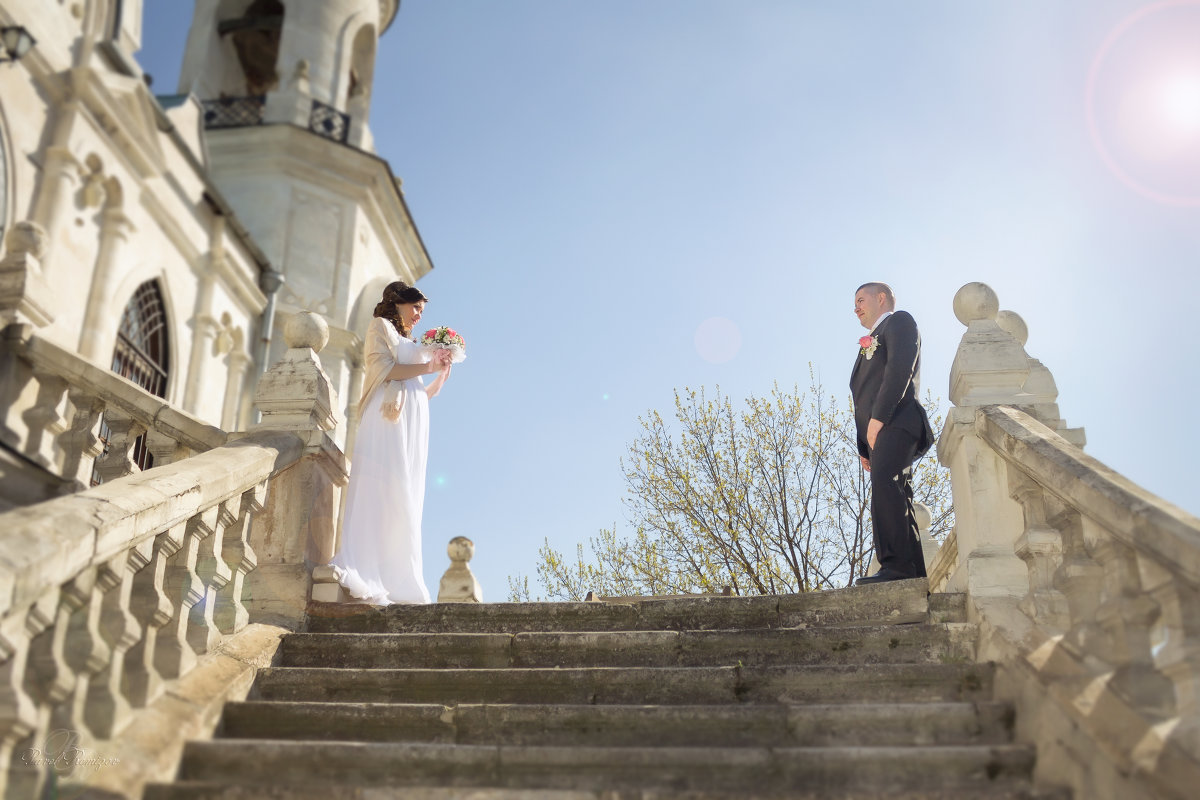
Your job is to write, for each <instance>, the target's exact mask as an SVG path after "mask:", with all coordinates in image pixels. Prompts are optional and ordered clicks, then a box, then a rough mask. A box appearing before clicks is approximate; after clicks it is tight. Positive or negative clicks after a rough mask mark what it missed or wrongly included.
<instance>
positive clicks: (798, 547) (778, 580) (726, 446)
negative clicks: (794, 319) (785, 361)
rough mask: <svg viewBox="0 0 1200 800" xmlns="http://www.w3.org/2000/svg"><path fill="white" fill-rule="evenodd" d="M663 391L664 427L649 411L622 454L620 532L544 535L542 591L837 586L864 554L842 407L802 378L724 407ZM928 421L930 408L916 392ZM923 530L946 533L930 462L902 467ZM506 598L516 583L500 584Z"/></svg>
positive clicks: (691, 393)
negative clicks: (801, 383) (564, 540)
mask: <svg viewBox="0 0 1200 800" xmlns="http://www.w3.org/2000/svg"><path fill="white" fill-rule="evenodd" d="M713 394H714V396H713V397H712V398H711V399H710V398H709V397H708V396H707V393H706V392H705V391H704V389H700V390H698V391H697V390H692V389H687V388H685V389H684V390H683V392H682V393H680V392H679V391H676V393H675V420H674V422H675V426H674V428H675V430H674V432H673V431H672V430H671V428H669V427H668V425H667V423H666V422H665V421H664V420H663V418H662V416H661V415H660V414H659V413H658V412H657V411H650V412H649V413H648V414H647V415H646V416H645V417H640V418H639V420H638V421H639V422H640V423H641V426H642V431H641V433H640V434H639V435H638V437H637V438H636V439H635V440H634V441H633V442H632V443H631V444H630V445H629V450H628V452H627V454H626V455H625V457H624V458H622V460H621V467H622V470H623V472H624V474H625V482H626V486H627V488H628V496H627V497H626V499H625V501H624V502H625V507H626V512H627V518H628V521H629V523H630V525H631V526H632V528H633V531H632V534H630V535H628V536H620V535H618V533H617V527H616V526H615V525H614V526H613V527H612V528H610V529H604V530H601V531H600V533H599V534H598V535H597V536H595V537H593V538H590V539H589V540H588V550H589V551H590V558H585V555H584V546H583V545H582V544H580V545H578V546H577V547H576V553H575V558H574V559H568V558H567V557H565V556H564V555H563V554H562V553H560V552H559V551H557V550H555V549H554V547H553V546H552V545H551V544H550V542H549V540H547V541H546V542H545V544H544V545H543V546H542V548H541V549H540V550H539V551H538V559H539V560H538V564H537V577H538V582H539V583H540V584H541V586H542V588H543V589H544V590H545V592H546V593H547V596H548V597H550V598H551V599H563V600H566V599H575V600H579V599H582V598H583V597H584V595H586V593H587V592H588V591H589V590H592V591H596V592H598V593H599V594H602V595H655V594H681V593H688V592H718V591H721V590H722V589H723V588H724V587H731V588H732V590H733V591H734V593H735V594H775V593H790V592H809V591H817V590H820V589H828V588H833V587H835V586H848V585H850V584H851V583H852V582H853V581H854V579H855V578H856V577H858V576H861V575H864V574H866V570H867V566H868V565H869V564H870V561H871V546H872V545H871V519H870V508H871V504H870V481H869V480H868V478H867V475H866V473H865V472H863V470H862V468H861V466H860V464H859V460H858V453H857V449H856V447H855V431H854V416H853V413H852V411H851V407H850V404H849V402H846V403H845V405H844V406H839V405H838V403H837V402H836V401H835V399H834V398H833V396H832V395H828V394H826V393H825V392H824V390H823V389H822V387H821V386H820V384H819V383H818V382H817V380H816V379H815V378H811V380H810V385H809V388H808V390H807V391H806V392H801V391H800V390H799V388H798V387H793V389H792V391H791V392H785V391H783V390H781V389H780V388H779V386H778V385H776V386H775V387H774V388H773V389H772V390H771V392H770V394H769V395H767V396H765V397H755V396H751V397H749V398H747V399H746V401H745V408H744V409H742V410H738V411H735V410H734V408H733V404H732V403H731V402H730V399H729V397H728V396H727V395H723V394H722V393H721V391H720V387H717V388H716V391H715V392H714V393H713ZM926 406H927V407H928V410H929V412H930V415H931V418H933V422H934V427H935V429H936V428H939V427H940V425H941V420H940V418H939V417H937V415H936V407H937V403H936V401H934V400H933V399H932V397H927V398H926ZM913 484H914V495H915V497H916V499H917V500H919V501H920V502H923V503H925V504H926V505H927V506H929V508H930V510H931V512H932V516H933V523H932V525H931V533H932V535H933V536H934V537H935V538H940V537H941V536H943V535H944V534H945V533H946V532H947V531H949V530H950V529H951V528H952V527H953V524H954V522H953V506H952V504H951V498H950V479H949V473H948V471H947V470H945V469H944V468H942V467H940V466H939V465H938V464H937V462H936V460H935V459H933V458H932V457H927V458H925V459H922V461H921V462H920V463H919V464H918V466H917V468H916V471H915V475H914V480H913ZM509 589H510V597H511V599H513V600H527V599H529V598H530V591H529V580H528V578H526V577H522V576H519V575H518V576H517V577H516V578H509Z"/></svg>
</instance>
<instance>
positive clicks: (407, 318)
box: [396, 300, 425, 328]
mask: <svg viewBox="0 0 1200 800" xmlns="http://www.w3.org/2000/svg"><path fill="white" fill-rule="evenodd" d="M396 311H398V312H399V313H400V320H401V321H402V322H403V323H404V327H406V328H413V327H416V324H417V323H418V322H420V321H421V315H422V314H424V313H425V301H424V300H419V301H417V302H416V303H397V304H396Z"/></svg>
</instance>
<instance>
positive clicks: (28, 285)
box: [0, 220, 55, 327]
mask: <svg viewBox="0 0 1200 800" xmlns="http://www.w3.org/2000/svg"><path fill="white" fill-rule="evenodd" d="M48 241H49V239H48V237H47V234H46V229H45V228H43V227H42V226H41V225H39V224H37V223H36V222H31V221H29V220H24V221H21V222H17V223H14V224H13V226H12V227H11V228H9V229H8V231H7V233H6V234H5V237H4V246H5V251H4V258H3V259H0V327H3V326H5V325H8V324H9V323H13V322H30V323H33V324H34V325H36V326H38V327H44V326H46V325H49V324H50V323H51V322H53V321H54V314H53V312H51V310H50V309H51V308H52V307H53V305H54V299H55V298H54V295H53V293H52V292H51V291H50V287H49V285H47V283H46V281H45V279H44V278H43V277H42V265H41V262H42V259H44V258H45V257H46V247H47V244H48Z"/></svg>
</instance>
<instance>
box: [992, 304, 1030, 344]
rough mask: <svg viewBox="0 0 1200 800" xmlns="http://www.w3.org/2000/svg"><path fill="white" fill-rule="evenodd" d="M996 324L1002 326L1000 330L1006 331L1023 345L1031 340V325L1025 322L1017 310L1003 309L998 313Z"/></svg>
mask: <svg viewBox="0 0 1200 800" xmlns="http://www.w3.org/2000/svg"><path fill="white" fill-rule="evenodd" d="M996 324H997V325H999V326H1000V330H1002V331H1005V332H1006V333H1008V334H1009V335H1010V336H1012V337H1013V338H1014V339H1016V340H1017V342H1019V343H1020V345H1021V346H1022V347H1024V346H1025V343H1026V342H1028V341H1029V326H1028V325H1026V324H1025V320H1023V319H1021V315H1020V314H1018V313H1017V312H1015V311H1001V312H999V313H998V314H996Z"/></svg>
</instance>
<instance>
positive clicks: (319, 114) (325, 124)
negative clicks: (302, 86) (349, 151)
mask: <svg viewBox="0 0 1200 800" xmlns="http://www.w3.org/2000/svg"><path fill="white" fill-rule="evenodd" d="M308 129H309V130H310V131H312V132H313V133H315V134H317V135H319V136H324V137H325V138H326V139H333V140H334V141H335V142H340V143H341V144H345V143H346V139H347V138H348V137H349V136H350V115H349V114H346V113H345V112H342V111H338V110H337V109H336V108H334V107H333V106H331V105H328V104H326V103H322V102H321V101H320V100H313V103H312V113H311V114H309V116H308Z"/></svg>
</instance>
